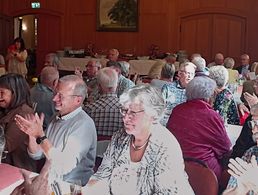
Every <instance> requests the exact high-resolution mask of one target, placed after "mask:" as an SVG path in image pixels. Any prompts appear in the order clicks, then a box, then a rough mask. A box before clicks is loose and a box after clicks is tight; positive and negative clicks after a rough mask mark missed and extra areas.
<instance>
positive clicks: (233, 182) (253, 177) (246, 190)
mask: <svg viewBox="0 0 258 195" xmlns="http://www.w3.org/2000/svg"><path fill="white" fill-rule="evenodd" d="M251 115H252V120H251V121H249V122H248V125H249V127H250V128H251V129H252V139H253V142H254V143H255V145H254V146H253V147H251V148H249V149H248V150H247V151H246V152H245V153H244V155H243V156H242V160H243V161H244V162H242V163H240V165H241V166H239V165H238V166H236V168H237V167H240V169H239V170H237V171H236V172H235V174H233V177H231V178H230V180H229V182H228V186H227V190H226V192H227V193H226V192H225V195H226V194H228V195H229V194H232V195H233V194H257V193H258V188H257V185H258V183H257V181H258V177H257V176H258V168H257V162H258V145H257V144H258V104H256V105H254V106H252V108H251ZM252 156H253V157H252ZM236 160H237V159H236ZM237 161H238V162H239V160H237ZM230 162H232V160H230ZM246 163H252V165H251V166H249V167H248V166H246V165H247V164H246ZM230 167H232V166H230ZM250 168H252V170H251V172H249V174H245V173H246V172H247V171H249V170H250ZM231 174H232V172H231ZM244 174H245V175H244ZM241 177H242V178H241ZM243 184H248V185H243ZM254 184H255V185H254ZM232 191H233V192H234V193H232ZM229 192H231V193H229ZM236 192H238V193H236ZM240 192H241V193H240Z"/></svg>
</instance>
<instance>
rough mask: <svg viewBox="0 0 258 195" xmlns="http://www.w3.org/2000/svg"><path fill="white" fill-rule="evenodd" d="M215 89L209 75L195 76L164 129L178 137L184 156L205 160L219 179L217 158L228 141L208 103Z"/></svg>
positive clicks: (225, 152) (224, 150)
mask: <svg viewBox="0 0 258 195" xmlns="http://www.w3.org/2000/svg"><path fill="white" fill-rule="evenodd" d="M215 88H216V83H215V82H214V81H213V80H212V79H210V78H209V77H205V76H199V77H195V78H194V79H193V80H192V81H191V82H190V83H189V84H188V85H187V86H186V97H187V102H185V103H182V104H180V105H178V106H176V107H175V108H174V109H173V111H172V114H171V116H170V118H169V121H168V124H167V128H168V129H169V130H170V131H171V132H172V133H173V135H175V137H176V138H177V140H178V142H179V144H180V146H181V148H182V151H183V156H184V157H192V158H197V159H200V160H202V161H204V162H205V163H206V164H207V165H208V167H209V168H210V169H212V170H213V171H214V173H215V174H216V176H217V178H218V179H219V178H220V176H221V172H222V165H221V164H220V160H221V159H222V158H223V156H224V155H225V154H227V153H228V152H229V151H230V145H231V143H230V140H229V138H228V135H227V132H226V129H225V127H224V123H223V120H222V118H221V117H220V115H219V114H218V113H217V112H216V111H215V110H213V108H212V107H211V105H210V102H211V97H212V96H213V93H214V90H215Z"/></svg>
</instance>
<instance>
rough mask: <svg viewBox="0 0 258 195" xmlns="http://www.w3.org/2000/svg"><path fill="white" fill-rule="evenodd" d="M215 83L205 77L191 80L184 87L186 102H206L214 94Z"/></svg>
mask: <svg viewBox="0 0 258 195" xmlns="http://www.w3.org/2000/svg"><path fill="white" fill-rule="evenodd" d="M215 89H216V83H215V81H214V80H212V79H211V78H209V77H207V76H198V77H195V78H193V80H191V81H190V82H189V83H188V85H187V86H186V98H187V100H194V99H203V100H205V101H208V100H209V99H210V98H211V97H212V96H213V94H214V91H215Z"/></svg>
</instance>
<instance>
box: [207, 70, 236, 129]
mask: <svg viewBox="0 0 258 195" xmlns="http://www.w3.org/2000/svg"><path fill="white" fill-rule="evenodd" d="M210 78H212V79H213V80H215V81H216V84H217V88H216V97H215V101H214V104H213V108H214V110H216V111H217V112H218V113H219V114H220V115H221V117H222V118H223V119H224V122H226V123H228V124H232V125H239V122H240V120H239V114H238V110H237V104H236V102H235V100H234V97H233V94H232V93H231V91H230V90H229V89H228V88H227V82H228V71H227V69H226V68H225V67H224V66H212V67H211V68H210Z"/></svg>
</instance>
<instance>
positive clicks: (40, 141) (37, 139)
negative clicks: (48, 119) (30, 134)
mask: <svg viewBox="0 0 258 195" xmlns="http://www.w3.org/2000/svg"><path fill="white" fill-rule="evenodd" d="M45 139H47V136H45V135H44V136H42V137H37V138H36V142H37V144H41V143H42V142H43V141H44V140H45Z"/></svg>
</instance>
